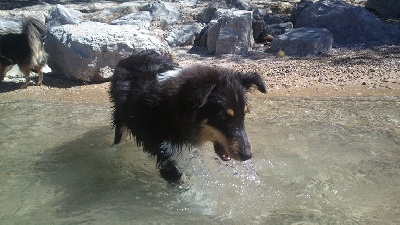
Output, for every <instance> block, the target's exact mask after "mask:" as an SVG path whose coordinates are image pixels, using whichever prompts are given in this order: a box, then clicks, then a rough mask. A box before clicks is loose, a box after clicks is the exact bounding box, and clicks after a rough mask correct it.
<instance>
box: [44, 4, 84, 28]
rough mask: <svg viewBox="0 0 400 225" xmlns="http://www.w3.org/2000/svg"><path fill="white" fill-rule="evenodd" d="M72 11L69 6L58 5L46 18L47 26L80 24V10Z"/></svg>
mask: <svg viewBox="0 0 400 225" xmlns="http://www.w3.org/2000/svg"><path fill="white" fill-rule="evenodd" d="M71 11H73V13H71V12H70V10H68V9H67V8H65V7H64V6H62V5H56V6H55V7H54V9H53V10H52V11H51V12H50V16H49V17H48V18H47V20H46V25H47V27H54V26H60V25H65V24H79V23H80V21H79V19H78V16H77V15H78V14H80V12H79V11H76V10H71Z"/></svg>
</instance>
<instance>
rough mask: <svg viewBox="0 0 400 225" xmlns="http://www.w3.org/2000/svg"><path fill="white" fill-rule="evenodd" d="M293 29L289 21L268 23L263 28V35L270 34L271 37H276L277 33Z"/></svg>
mask: <svg viewBox="0 0 400 225" xmlns="http://www.w3.org/2000/svg"><path fill="white" fill-rule="evenodd" d="M291 29H293V24H292V23H291V22H287V23H279V24H272V25H268V26H267V27H266V28H265V31H264V33H265V35H268V34H269V35H271V36H273V37H276V36H278V35H281V34H284V33H286V32H287V31H289V30H291Z"/></svg>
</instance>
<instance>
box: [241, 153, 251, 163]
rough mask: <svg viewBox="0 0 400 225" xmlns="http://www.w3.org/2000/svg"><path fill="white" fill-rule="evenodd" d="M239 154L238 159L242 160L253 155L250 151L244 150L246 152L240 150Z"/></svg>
mask: <svg viewBox="0 0 400 225" xmlns="http://www.w3.org/2000/svg"><path fill="white" fill-rule="evenodd" d="M239 155H240V159H241V160H242V161H246V160H248V159H251V157H252V156H253V155H252V154H251V153H250V152H246V153H243V152H241V153H239Z"/></svg>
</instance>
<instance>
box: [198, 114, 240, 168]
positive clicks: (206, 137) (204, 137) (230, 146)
mask: <svg viewBox="0 0 400 225" xmlns="http://www.w3.org/2000/svg"><path fill="white" fill-rule="evenodd" d="M200 135H201V137H200V144H201V145H203V144H204V143H205V142H207V141H211V142H213V143H219V144H221V145H222V146H224V148H225V150H226V151H227V152H228V154H229V155H230V156H231V157H232V158H233V159H236V160H238V159H239V158H240V157H239V155H238V151H235V148H236V150H237V148H238V144H237V142H234V143H229V141H228V139H227V138H226V136H225V135H224V134H223V133H222V132H221V131H219V130H217V129H216V128H214V127H212V126H210V125H208V124H207V121H205V122H203V124H202V128H201V132H200Z"/></svg>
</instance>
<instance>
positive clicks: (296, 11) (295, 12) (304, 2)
mask: <svg viewBox="0 0 400 225" xmlns="http://www.w3.org/2000/svg"><path fill="white" fill-rule="evenodd" d="M312 4H314V2H313V1H311V0H301V1H300V2H299V4H298V5H297V6H296V7H294V8H293V9H292V13H291V14H290V22H292V24H293V25H294V26H295V27H296V20H297V18H298V17H299V16H300V13H301V12H302V11H303V9H305V8H307V7H308V6H310V5H312Z"/></svg>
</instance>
